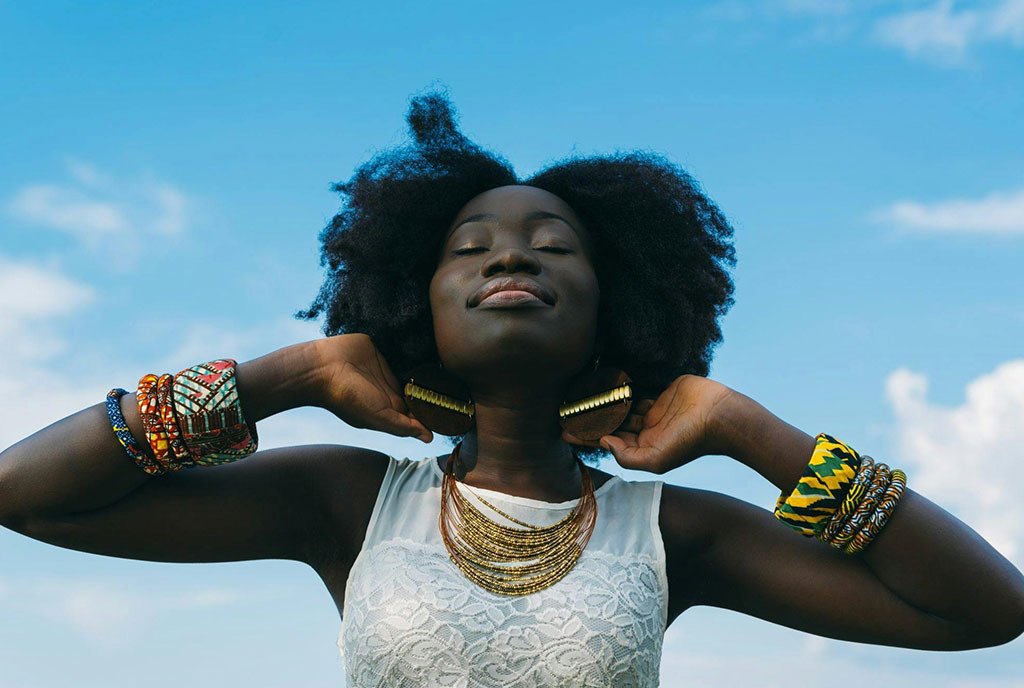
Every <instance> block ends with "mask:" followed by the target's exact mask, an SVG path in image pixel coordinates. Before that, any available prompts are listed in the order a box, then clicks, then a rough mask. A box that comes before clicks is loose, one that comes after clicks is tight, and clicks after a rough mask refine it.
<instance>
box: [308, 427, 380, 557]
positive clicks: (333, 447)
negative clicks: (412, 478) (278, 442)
mask: <svg viewBox="0 0 1024 688" xmlns="http://www.w3.org/2000/svg"><path fill="white" fill-rule="evenodd" d="M295 449H296V450H298V449H299V448H298V447H296V448H295ZM302 452H303V456H302V461H303V462H304V463H305V464H306V469H307V470H306V473H307V476H306V478H307V482H306V485H307V489H308V490H309V498H310V499H312V500H314V501H315V502H316V504H317V505H318V507H319V508H318V511H319V512H320V514H321V516H320V518H319V519H318V520H319V525H318V526H317V530H318V531H319V539H320V540H321V543H320V544H321V550H322V551H321V552H320V555H321V558H323V559H336V558H341V559H343V560H344V559H347V558H348V557H349V555H350V554H351V553H352V550H353V548H354V547H356V546H357V543H359V542H361V541H362V533H363V532H365V530H366V524H367V523H368V522H369V519H370V514H371V512H372V511H373V506H374V503H375V502H376V498H377V493H378V491H379V490H380V487H381V485H382V483H383V481H384V477H385V475H386V474H387V471H388V467H389V465H390V464H392V463H393V462H394V461H395V460H394V459H393V458H392V457H390V456H389V455H388V454H385V453H384V452H380V451H377V450H374V449H368V448H365V447H354V446H349V445H338V444H316V445H308V446H306V447H303V448H302Z"/></svg>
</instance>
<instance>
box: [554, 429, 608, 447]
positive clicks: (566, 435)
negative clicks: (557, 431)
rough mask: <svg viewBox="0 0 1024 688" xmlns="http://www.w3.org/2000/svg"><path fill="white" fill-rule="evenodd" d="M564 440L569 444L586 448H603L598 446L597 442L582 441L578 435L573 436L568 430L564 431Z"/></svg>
mask: <svg viewBox="0 0 1024 688" xmlns="http://www.w3.org/2000/svg"><path fill="white" fill-rule="evenodd" d="M562 440H563V441H565V442H568V443H569V444H579V445H583V446H585V447H594V448H595V449H599V448H600V447H601V445H600V444H598V441H597V440H584V439H580V438H579V437H576V435H573V434H572V433H571V432H569V431H568V430H563V431H562Z"/></svg>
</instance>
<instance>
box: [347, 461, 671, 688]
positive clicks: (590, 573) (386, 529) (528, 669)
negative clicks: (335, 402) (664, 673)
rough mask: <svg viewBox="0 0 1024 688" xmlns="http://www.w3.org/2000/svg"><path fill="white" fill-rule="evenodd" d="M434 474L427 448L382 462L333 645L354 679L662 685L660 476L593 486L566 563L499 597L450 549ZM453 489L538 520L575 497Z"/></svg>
mask: <svg viewBox="0 0 1024 688" xmlns="http://www.w3.org/2000/svg"><path fill="white" fill-rule="evenodd" d="M441 478H442V472H441V469H440V467H439V466H438V465H437V462H436V461H435V459H434V458H433V457H430V458H427V459H423V460H419V461H414V460H412V459H394V458H391V459H390V461H389V465H388V468H387V472H386V473H385V475H384V482H383V483H382V485H381V488H380V493H379V494H378V496H377V501H376V504H375V505H374V508H373V514H372V515H371V517H370V523H369V526H368V528H367V532H366V539H365V540H364V541H363V547H362V550H361V551H360V552H359V555H358V557H357V558H356V560H355V563H354V564H353V565H352V570H351V572H350V573H349V577H348V581H347V583H346V586H345V603H344V608H343V614H342V622H341V632H340V633H339V635H338V649H339V651H340V652H341V658H342V662H343V664H344V665H345V666H346V678H347V680H348V686H349V688H369V687H370V686H388V687H389V688H390V687H392V686H446V687H448V686H457V687H459V688H476V687H478V686H487V687H491V686H494V687H499V686H500V687H501V688H527V687H530V688H534V687H536V686H545V687H547V686H551V687H558V688H561V687H563V686H574V687H575V686H587V687H591V686H593V687H594V688H597V687H598V686H601V687H604V686H615V688H627V687H629V686H637V687H639V686H644V687H646V686H657V685H658V681H659V677H658V669H659V665H660V663H661V644H662V639H663V636H664V632H665V622H666V621H667V619H668V580H667V578H666V576H665V550H664V545H663V543H662V539H661V531H660V529H659V528H658V509H659V505H660V502H661V490H662V485H663V483H662V482H661V481H645V482H632V481H626V480H622V479H621V478H619V477H612V478H611V479H609V480H608V481H607V482H605V483H604V484H603V485H601V486H600V487H599V488H597V490H596V491H595V496H596V497H597V503H598V517H597V524H596V526H595V528H594V532H593V534H592V535H591V538H590V542H589V543H588V544H587V547H586V549H585V550H584V551H583V554H582V555H581V556H580V559H579V561H578V562H577V563H576V566H575V568H573V569H572V571H570V572H569V573H568V575H566V576H565V577H564V578H563V579H562V580H560V581H558V582H557V583H555V584H554V585H552V586H551V587H549V588H547V589H545V590H542V591H540V592H537V593H533V594H531V595H525V596H521V597H506V596H504V595H497V594H494V593H491V592H488V591H487V590H484V589H483V588H480V587H477V586H476V585H475V584H473V583H472V582H471V581H469V580H468V579H467V578H465V576H463V574H462V572H461V571H459V569H458V568H456V566H455V564H453V563H452V562H451V560H450V559H449V558H448V552H447V550H446V549H445V547H444V542H443V541H442V540H441V534H440V531H439V529H438V516H439V514H440V505H441V493H440V490H441ZM458 489H460V490H461V491H462V493H463V494H464V495H465V496H466V497H467V498H468V499H471V500H473V501H474V503H475V504H476V505H477V506H480V503H479V501H478V500H475V499H474V498H473V494H472V493H476V494H479V495H482V496H483V497H484V498H485V499H487V500H488V501H490V502H492V503H493V504H494V505H495V506H497V507H499V508H501V509H502V510H503V511H506V512H508V513H509V514H511V515H512V516H515V517H516V518H519V519H521V520H524V521H526V522H528V523H535V524H537V525H548V524H550V523H553V522H555V521H557V520H558V519H559V518H561V517H562V516H564V515H565V513H566V511H567V510H569V509H572V508H573V506H575V504H576V502H577V501H578V500H575V499H574V500H571V501H567V502H559V503H553V502H543V501H539V500H536V499H527V498H525V497H516V496H513V495H506V494H503V493H501V492H495V491H493V490H485V489H481V488H475V487H469V488H468V489H467V488H466V486H463V485H461V484H459V485H458ZM481 509H482V510H483V511H484V512H485V513H488V514H489V515H491V516H492V517H494V518H496V519H499V520H500V517H497V516H494V514H493V512H491V511H490V510H489V509H487V508H486V507H481Z"/></svg>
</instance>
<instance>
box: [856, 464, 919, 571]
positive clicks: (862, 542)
mask: <svg viewBox="0 0 1024 688" xmlns="http://www.w3.org/2000/svg"><path fill="white" fill-rule="evenodd" d="M891 477H892V480H891V482H890V483H889V487H888V489H886V491H885V494H884V495H882V499H881V500H879V502H878V506H876V507H875V510H874V511H873V512H872V513H871V516H870V517H868V521H867V523H865V524H864V527H863V528H861V529H860V531H859V532H858V533H857V534H856V535H855V536H854V538H853V541H852V542H850V544H849V545H847V546H846V549H844V550H843V551H844V552H846V553H847V554H857V553H858V552H861V551H863V550H864V548H865V547H867V546H868V545H869V544H871V543H872V542H873V541H874V540H875V538H877V537H878V534H879V533H880V532H881V530H882V527H883V526H884V525H885V524H886V522H887V521H888V520H889V517H890V516H892V513H893V511H895V510H896V505H897V504H899V502H900V500H901V499H902V498H903V493H904V490H906V487H907V474H906V473H904V472H903V471H901V470H900V469H898V468H897V469H896V470H894V471H893V472H892V476H891Z"/></svg>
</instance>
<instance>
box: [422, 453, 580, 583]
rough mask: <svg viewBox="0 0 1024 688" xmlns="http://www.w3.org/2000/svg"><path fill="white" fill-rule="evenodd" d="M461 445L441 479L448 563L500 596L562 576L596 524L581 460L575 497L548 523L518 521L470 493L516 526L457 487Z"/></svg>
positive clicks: (577, 459)
mask: <svg viewBox="0 0 1024 688" xmlns="http://www.w3.org/2000/svg"><path fill="white" fill-rule="evenodd" d="M461 446H462V445H461V444H459V445H457V446H456V447H455V449H454V450H453V451H452V453H451V454H450V455H449V456H448V462H447V463H446V464H445V469H444V477H443V479H442V480H441V515H440V518H439V525H440V528H441V539H442V540H444V545H445V548H446V549H447V550H448V555H449V557H451V560H452V562H453V563H454V564H455V565H456V566H458V567H459V569H460V570H461V571H462V573H463V574H465V576H466V577H467V578H469V579H470V580H471V581H473V582H474V583H476V584H477V585H479V586H480V587H482V588H484V589H485V590H489V591H491V592H493V593H496V594H499V595H509V596H518V595H529V594H530V593H533V592H537V591H539V590H544V589H545V588H549V587H551V586H552V585H554V584H555V583H557V582H558V581H560V580H561V579H562V578H564V577H565V575H566V574H567V573H569V571H571V570H572V568H573V567H574V566H575V565H576V562H577V561H578V560H579V558H580V555H581V554H582V553H583V549H584V548H585V547H586V546H587V542H588V541H589V540H590V535H591V533H593V531H594V525H595V524H596V523H597V499H596V498H595V497H594V484H593V482H592V480H591V478H590V471H588V470H587V469H586V467H585V466H584V465H583V462H582V461H581V460H580V459H579V457H576V463H577V465H578V466H579V469H580V474H581V476H582V494H581V496H580V499H579V501H578V502H577V504H576V506H575V507H573V509H572V511H570V512H569V513H568V514H566V515H565V517H563V518H562V519H560V520H559V521H558V522H557V523H553V524H551V525H549V526H537V525H533V524H531V523H526V522H524V521H520V520H519V519H517V518H514V517H512V516H511V515H509V514H507V513H505V512H504V511H502V510H501V509H499V508H498V507H496V506H494V505H493V504H491V503H490V502H488V501H487V500H486V499H484V498H483V497H481V496H480V495H477V494H476V493H473V494H474V495H475V496H476V498H477V499H479V500H480V501H481V502H482V503H483V504H485V505H486V506H487V507H489V508H490V509H491V510H492V511H494V512H496V513H497V514H499V515H501V516H503V517H504V518H506V519H507V520H509V521H511V522H512V523H515V524H517V525H518V526H521V527H519V528H515V527H511V526H507V525H504V524H501V523H496V522H494V521H492V520H491V519H489V518H488V517H487V516H486V515H484V513H483V512H481V511H480V510H479V509H477V508H476V507H475V506H474V505H473V504H472V503H471V502H470V501H469V500H467V499H466V498H465V497H463V496H462V494H461V493H460V492H459V490H458V489H457V488H456V486H455V484H456V482H458V481H457V480H456V478H455V465H456V464H457V463H458V464H459V465H460V466H461V463H460V462H459V459H458V453H459V449H460V448H461ZM467 489H468V486H467ZM522 562H527V563H522Z"/></svg>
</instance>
